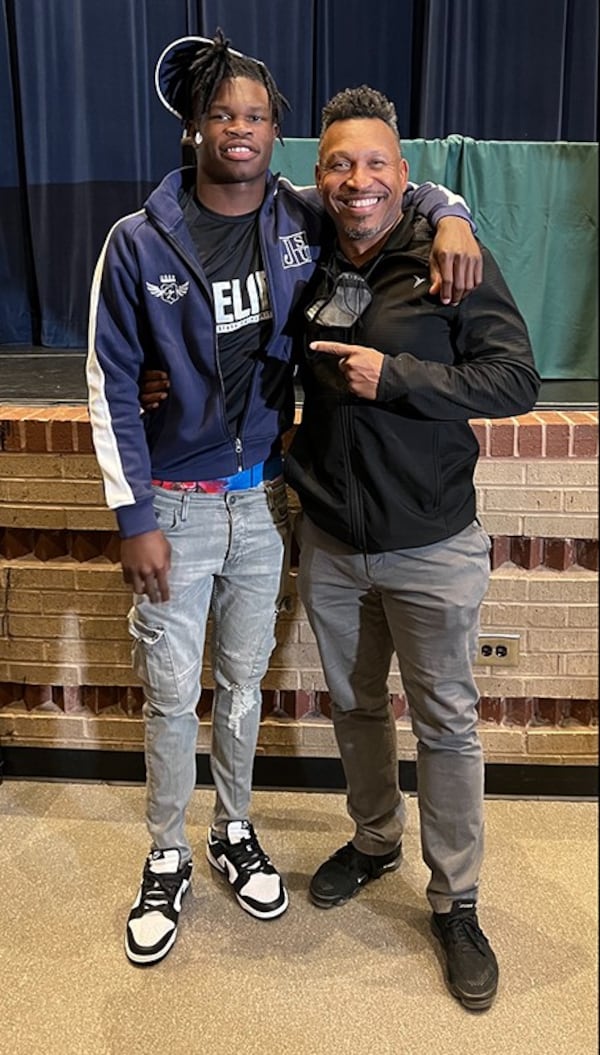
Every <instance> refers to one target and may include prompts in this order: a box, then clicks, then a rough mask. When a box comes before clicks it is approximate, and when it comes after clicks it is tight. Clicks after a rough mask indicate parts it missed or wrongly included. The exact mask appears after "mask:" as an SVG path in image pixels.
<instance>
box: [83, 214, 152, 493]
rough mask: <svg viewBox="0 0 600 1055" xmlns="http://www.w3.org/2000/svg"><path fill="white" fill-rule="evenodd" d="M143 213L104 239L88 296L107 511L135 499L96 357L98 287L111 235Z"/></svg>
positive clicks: (92, 399)
mask: <svg viewBox="0 0 600 1055" xmlns="http://www.w3.org/2000/svg"><path fill="white" fill-rule="evenodd" d="M143 213H144V210H143V209H140V210H138V211H137V212H134V213H131V214H130V215H129V216H123V217H121V219H119V220H117V222H116V223H115V224H113V226H112V227H111V229H110V231H109V232H108V234H107V236H106V240H105V242H104V245H103V246H102V251H101V253H100V256H99V257H98V263H97V264H96V268H95V270H94V277H93V279H92V288H91V293H90V316H89V326H88V355H87V362H86V378H87V385H88V406H89V412H90V421H91V425H92V434H93V438H94V450H95V452H96V457H97V459H98V464H99V465H100V469H101V470H102V476H103V478H104V494H105V497H106V504H107V506H108V508H109V509H118V508H119V506H131V505H135V501H136V500H135V496H134V494H133V491H132V489H131V487H130V485H129V482H128V480H127V477H126V475H125V471H124V469H123V462H122V460H121V455H120V452H119V446H118V443H117V437H116V436H115V432H114V429H113V426H112V419H111V413H110V405H109V402H108V399H107V398H106V390H105V374H104V371H103V369H102V367H101V366H100V363H99V361H98V356H97V353H96V327H97V322H98V302H99V300H100V287H101V284H102V272H103V270H104V260H105V257H106V251H107V249H108V245H109V242H110V239H111V237H112V234H113V231H114V230H115V229H116V228H117V227H118V226H119V224H121V223H123V221H124V220H129V219H131V217H133V216H141V215H143Z"/></svg>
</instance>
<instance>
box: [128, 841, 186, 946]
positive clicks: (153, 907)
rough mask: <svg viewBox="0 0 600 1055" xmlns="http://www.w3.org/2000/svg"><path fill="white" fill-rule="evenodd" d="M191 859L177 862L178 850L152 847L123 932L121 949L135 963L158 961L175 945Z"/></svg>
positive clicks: (178, 859)
mask: <svg viewBox="0 0 600 1055" xmlns="http://www.w3.org/2000/svg"><path fill="white" fill-rule="evenodd" d="M191 874H192V862H191V861H188V862H187V864H184V865H181V857H180V854H179V850H153V851H152V852H151V854H150V855H149V856H148V859H147V861H146V864H145V865H144V872H143V875H142V882H141V886H140V889H139V891H138V896H137V897H136V899H135V902H134V904H133V907H132V909H131V912H130V913H129V919H128V920H127V930H126V932H125V952H126V953H127V957H128V959H130V960H131V962H132V963H136V964H151V963H158V961H159V960H162V959H163V957H164V956H166V955H167V953H168V951H169V949H170V948H172V946H173V945H174V944H175V939H176V937H177V921H178V919H179V913H180V911H181V902H182V899H183V895H184V894H185V892H186V890H187V889H188V887H189V885H190V876H191Z"/></svg>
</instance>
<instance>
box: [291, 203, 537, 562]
mask: <svg viewBox="0 0 600 1055" xmlns="http://www.w3.org/2000/svg"><path fill="white" fill-rule="evenodd" d="M431 239H432V235H431V232H430V230H429V227H428V225H427V224H426V223H424V222H422V221H421V220H420V219H417V220H416V221H415V219H414V215H413V213H412V211H409V212H407V213H406V214H405V215H404V217H403V218H402V220H401V221H400V223H399V225H398V226H397V227H396V228H395V230H394V231H393V232H392V234H391V235H390V237H389V239H388V241H387V242H386V244H385V246H384V248H383V250H382V251H381V252H380V253H379V255H378V256H377V257H376V258H375V260H371V261H369V263H368V264H367V265H365V267H363V268H362V272H361V273H362V274H363V276H365V277H367V281H368V283H369V286H370V288H371V290H372V292H373V300H372V302H371V304H370V306H369V307H368V308H367V310H366V312H365V313H364V314H363V316H362V317H361V318H360V319H359V320H358V322H356V323H355V324H354V326H353V327H352V328H351V329H350V330H343V329H337V328H336V329H332V328H326V327H317V326H316V325H314V324H311V325H310V326H309V327H308V332H307V338H306V341H305V344H304V352H303V355H302V357H301V364H300V375H301V378H302V382H303V386H304V392H305V395H304V408H303V414H302V424H301V425H300V426H299V428H298V431H297V434H296V436H295V438H294V441H293V443H292V446H291V448H290V450H289V452H288V455H287V457H286V478H287V480H288V483H289V484H290V485H291V486H292V487H293V488H294V489H295V490H296V491H297V492H298V495H299V497H300V499H301V501H302V506H303V508H304V510H305V512H306V513H307V514H308V516H309V517H310V519H311V520H312V521H314V523H315V524H317V526H318V527H320V528H321V529H322V530H324V531H326V532H328V533H329V534H331V535H333V536H334V537H335V538H337V539H339V540H341V541H342V542H346V543H348V544H349V545H351V546H353V547H355V548H356V549H359V550H362V551H363V552H366V553H379V552H383V551H387V550H394V549H404V548H412V547H417V546H425V545H428V544H430V543H433V542H438V541H440V540H441V539H444V538H449V537H450V536H451V535H454V534H456V533H457V532H459V531H461V530H462V529H463V528H465V527H466V526H467V524H469V523H470V522H471V521H472V520H473V519H474V517H475V516H476V504H475V488H474V485H473V472H474V469H475V464H476V462H477V457H478V453H479V447H478V443H477V440H476V438H475V435H474V433H473V431H472V429H471V427H470V425H469V419H472V418H480V417H490V418H504V417H509V416H512V415H518V414H523V413H525V412H527V411H528V410H530V409H531V407H532V406H533V405H534V403H535V400H536V397H537V393H538V390H539V383H540V379H539V376H538V373H537V371H536V368H535V365H534V361H533V356H532V352H531V346H530V342H529V337H528V333H527V327H526V325H525V322H524V320H523V318H522V316H521V314H520V313H519V310H518V308H517V307H516V305H515V303H514V300H513V298H512V296H511V294H510V292H509V290H508V288H507V286H506V283H505V282H504V279H503V278H502V275H501V273H500V271H499V269H498V266H497V264H496V262H495V260H494V259H493V257H492V256H491V254H490V253H489V251H488V250H487V249H485V248H483V249H482V252H483V268H484V279H483V282H482V284H481V285H480V286H478V287H477V289H476V290H474V291H473V292H472V293H471V294H470V295H469V296H468V297H467V298H466V299H465V300H464V301H462V302H461V303H460V304H459V305H457V306H450V305H448V306H445V305H442V304H441V302H440V300H439V298H438V297H431V296H429V294H428V292H427V291H428V288H429V252H430V248H431ZM348 270H353V268H352V265H350V264H349V263H348V261H346V260H344V258H343V257H341V256H340V255H339V253H338V254H337V255H336V254H334V255H333V256H331V255H330V257H329V260H328V261H325V260H324V261H323V263H322V264H321V267H320V268H319V271H318V272H317V275H316V276H315V278H316V282H315V283H314V285H313V286H312V289H311V297H313V298H314V299H317V298H319V297H324V296H327V294H328V292H330V290H331V286H332V282H333V279H334V278H335V276H336V275H338V274H339V273H340V271H348ZM314 340H333V341H344V342H345V343H348V344H357V345H364V346H367V347H370V348H376V349H377V350H378V351H380V352H382V353H384V355H385V359H384V364H383V369H382V372H381V377H380V380H379V386H378V390H377V398H376V399H374V400H368V399H361V398H359V397H356V396H353V395H351V394H350V393H349V391H348V389H347V387H346V384H345V381H344V378H343V375H342V373H341V371H340V369H339V359H338V358H336V357H334V356H330V355H326V354H323V353H314V352H311V351H310V349H309V348H308V344H309V342H310V341H314Z"/></svg>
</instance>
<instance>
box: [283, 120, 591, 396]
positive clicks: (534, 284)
mask: <svg viewBox="0 0 600 1055" xmlns="http://www.w3.org/2000/svg"><path fill="white" fill-rule="evenodd" d="M403 150H404V154H405V157H406V159H407V161H408V163H409V169H410V178H411V179H412V180H414V182H415V183H422V182H423V181H425V180H433V181H434V182H435V183H443V184H445V186H447V187H449V188H450V189H451V190H453V191H456V192H457V193H458V194H462V195H463V197H464V198H465V199H466V200H467V202H468V204H469V206H470V208H471V210H472V212H473V214H474V216H475V219H476V221H477V224H478V235H479V237H480V238H481V241H482V242H484V244H485V245H487V246H488V247H489V249H491V251H492V253H493V254H494V256H495V257H496V259H497V261H498V263H499V265H500V267H501V268H502V272H503V274H504V277H505V279H506V281H507V283H508V285H509V286H510V289H511V291H512V294H513V296H514V298H515V300H516V302H517V304H518V305H519V308H520V309H521V311H522V313H523V316H524V317H525V320H526V322H527V325H528V327H529V333H530V335H531V341H532V345H533V350H534V354H535V358H536V363H537V367H538V370H539V371H540V374H541V376H542V377H543V378H555V379H557V380H558V379H560V380H578V379H589V378H592V379H596V378H597V377H598V362H597V340H598V195H597V186H598V145H597V144H596V143H560V142H558V143H526V142H519V143H515V142H504V141H503V142H500V141H498V142H495V141H491V142H484V141H481V140H475V139H469V138H467V137H464V136H460V135H452V136H448V138H447V139H433V140H425V139H412V140H410V139H409V140H404V141H403ZM316 152H317V141H316V139H288V140H286V143H285V147H282V146H281V145H280V144H277V146H276V148H275V154H274V158H273V165H274V167H275V169H279V170H280V171H281V172H282V173H283V174H284V175H286V176H288V178H289V179H291V180H292V182H293V183H296V184H299V185H305V184H309V183H312V182H313V179H314V164H315V159H316Z"/></svg>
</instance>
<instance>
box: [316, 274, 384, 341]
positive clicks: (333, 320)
mask: <svg viewBox="0 0 600 1055" xmlns="http://www.w3.org/2000/svg"><path fill="white" fill-rule="evenodd" d="M372 299H373V294H372V293H371V290H370V288H369V284H368V282H367V281H366V279H364V278H363V277H362V275H359V274H358V273H357V272H356V271H342V273H341V274H340V275H338V276H337V278H336V279H335V281H334V283H333V289H332V291H331V293H330V294H329V296H328V297H319V298H318V299H317V300H314V301H313V303H312V304H309V306H308V307H307V308H306V309H305V311H304V314H305V316H306V318H307V319H308V321H309V322H312V323H316V324H317V325H318V326H336V327H340V328H341V329H348V327H350V326H353V325H354V323H355V322H356V321H357V320H358V319H360V317H361V315H363V314H364V312H365V311H366V310H367V308H368V307H369V304H370V303H371V301H372Z"/></svg>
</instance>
